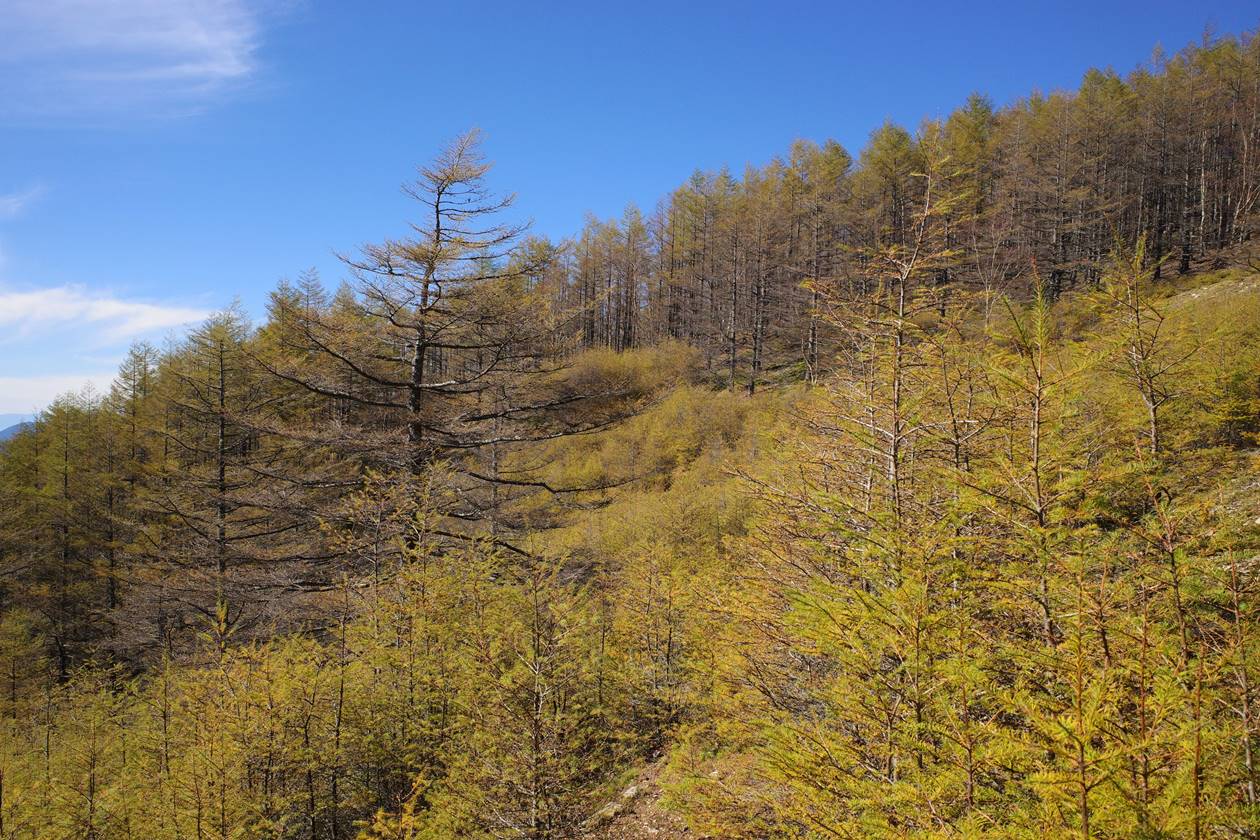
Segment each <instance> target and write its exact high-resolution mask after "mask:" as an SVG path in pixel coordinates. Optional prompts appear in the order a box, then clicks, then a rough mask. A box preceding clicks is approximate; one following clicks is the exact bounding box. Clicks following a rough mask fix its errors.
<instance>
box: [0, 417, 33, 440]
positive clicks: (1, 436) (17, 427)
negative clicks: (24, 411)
mask: <svg viewBox="0 0 1260 840" xmlns="http://www.w3.org/2000/svg"><path fill="white" fill-rule="evenodd" d="M29 425H31V424H30V422H29V421H23V422H21V423H14V424H13V425H12V426H9V427H8V428H5V429H0V443H3V442H4V441H6V440H8V439H9V438H12V437H17V434H18V432H20V431H22V430H23V429H25V428H26V427H27V426H29Z"/></svg>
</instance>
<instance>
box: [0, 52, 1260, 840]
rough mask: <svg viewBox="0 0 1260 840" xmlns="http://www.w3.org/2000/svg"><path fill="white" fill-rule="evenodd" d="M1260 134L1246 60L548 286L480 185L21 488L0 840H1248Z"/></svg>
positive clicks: (676, 205) (793, 195)
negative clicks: (622, 839)
mask: <svg viewBox="0 0 1260 840" xmlns="http://www.w3.org/2000/svg"><path fill="white" fill-rule="evenodd" d="M1258 113H1260V41H1257V40H1256V39H1253V38H1242V39H1223V40H1221V41H1218V42H1213V43H1205V44H1204V45H1202V46H1199V47H1195V48H1191V49H1188V50H1186V51H1184V52H1182V53H1180V54H1178V55H1177V56H1175V57H1172V58H1169V59H1166V60H1165V59H1161V60H1159V61H1158V62H1157V64H1156V67H1155V68H1154V69H1152V70H1144V71H1140V72H1137V73H1134V74H1132V75H1131V76H1129V77H1128V78H1127V79H1122V78H1120V77H1118V76H1116V75H1115V74H1113V73H1110V72H1107V73H1103V72H1091V73H1090V74H1089V75H1088V76H1087V77H1086V79H1085V81H1084V82H1083V84H1082V87H1081V89H1080V90H1079V91H1077V92H1076V93H1074V94H1071V95H1068V94H1056V95H1053V96H1044V97H1043V96H1037V97H1033V98H1030V99H1028V100H1026V101H1023V102H1020V103H1017V104H1015V105H1013V106H1010V107H1007V108H1004V109H1001V110H995V109H994V108H992V107H991V106H990V104H989V103H988V102H987V101H985V100H984V99H983V98H979V97H975V98H972V99H971V100H970V101H969V102H968V103H967V104H966V105H965V106H964V107H963V108H962V109H960V110H959V111H957V112H955V113H954V114H952V115H951V116H950V117H949V118H948V119H946V120H942V121H939V122H927V123H925V124H924V125H923V126H921V127H920V128H919V129H918V130H917V131H916V132H915V133H913V134H911V133H910V132H907V131H906V130H904V129H902V128H900V127H898V126H894V125H886V126H884V127H882V128H880V129H879V130H877V131H876V132H875V133H874V134H873V135H872V137H871V140H870V143H869V144H868V146H867V147H866V148H865V149H864V150H863V151H862V152H861V154H860V155H859V156H858V157H857V159H856V160H854V159H853V158H852V157H851V156H850V155H849V154H848V153H847V152H846V151H845V150H844V149H842V148H841V147H840V146H839V145H837V144H835V143H826V144H823V145H821V146H818V145H814V144H810V143H805V142H801V143H798V144H796V145H795V146H794V147H793V148H792V150H791V151H790V153H789V154H788V155H787V157H785V158H784V159H782V160H777V161H774V162H772V163H771V164H769V165H768V166H766V167H763V168H760V169H754V168H750V169H749V170H748V171H747V172H746V173H745V174H744V176H743V177H742V178H741V179H736V178H734V177H732V176H731V175H730V174H729V173H725V172H722V173H717V174H712V175H696V176H695V177H693V178H692V179H691V180H690V181H689V182H688V183H687V184H686V185H685V186H684V187H682V188H680V189H679V190H677V191H675V192H674V193H673V194H671V195H670V196H668V197H667V198H666V199H665V200H663V201H662V203H661V204H660V206H659V207H658V208H657V210H656V211H655V212H654V213H653V214H651V215H650V216H647V217H645V216H643V215H642V214H641V213H639V212H638V211H637V210H634V209H633V208H632V209H629V210H627V212H626V214H625V216H624V218H623V219H621V220H619V221H613V222H601V221H596V220H592V221H591V222H590V223H589V224H588V225H587V226H586V228H585V229H584V230H583V231H582V232H581V234H580V235H579V236H578V237H577V238H575V239H574V240H572V241H568V242H562V243H550V242H546V241H541V240H537V239H530V238H527V237H525V236H524V231H523V230H521V229H518V228H515V227H512V226H510V225H507V224H505V223H503V222H502V221H501V220H502V218H503V214H502V211H504V210H506V209H507V208H508V206H509V205H510V203H511V199H510V197H500V196H495V195H493V194H491V193H490V192H489V191H488V190H487V188H486V186H485V176H486V173H487V171H488V164H487V163H486V162H485V161H484V159H483V158H482V157H481V155H480V151H479V144H478V137H477V135H476V134H475V133H473V134H469V135H466V136H464V137H461V138H459V139H457V140H456V141H455V142H454V143H452V144H451V145H450V146H449V147H448V148H447V149H446V150H444V151H443V152H442V154H440V155H439V157H438V158H436V159H435V161H434V162H433V163H432V164H431V165H429V166H428V167H425V168H423V169H422V170H420V173H419V177H418V179H417V180H416V182H415V183H414V184H413V185H412V186H411V188H410V191H411V194H412V195H413V197H415V198H416V199H417V201H418V205H417V206H418V208H419V213H418V218H417V220H416V222H415V224H414V225H413V227H412V235H411V236H410V237H408V238H406V239H400V240H391V241H386V242H383V243H380V244H378V245H373V246H369V247H367V248H365V249H364V250H363V252H362V253H361V254H359V255H356V256H352V257H348V258H347V259H346V263H347V267H348V272H349V275H350V279H349V280H348V282H347V283H345V284H344V285H343V286H341V287H340V288H339V289H337V290H336V291H335V292H332V293H329V292H328V291H327V290H326V289H325V288H324V287H323V285H322V284H321V283H320V281H319V279H318V278H315V277H310V276H307V277H303V278H302V279H301V280H299V281H298V282H296V283H284V284H282V285H281V286H280V287H279V288H278V289H277V290H276V291H275V292H274V293H273V295H272V298H271V304H270V307H269V310H268V313H267V316H266V318H265V320H264V321H263V322H262V323H261V324H252V323H250V322H249V320H248V319H247V318H246V317H245V316H244V315H243V314H242V313H241V312H239V311H237V310H235V309H229V310H226V311H224V312H223V313H220V314H218V315H216V316H215V317H213V318H211V319H210V320H208V321H207V322H206V323H205V324H203V325H201V326H199V327H197V328H196V329H194V330H192V331H190V332H189V333H188V334H187V335H186V336H184V337H182V338H181V339H179V340H177V341H173V342H171V343H170V344H169V345H168V346H166V347H164V348H161V349H158V348H154V347H152V346H149V345H145V344H141V345H137V346H136V347H134V348H133V349H132V351H131V352H130V354H129V355H128V357H127V359H126V360H125V361H124V363H123V365H122V366H121V369H120V371H119V375H118V378H117V380H116V381H115V383H114V385H113V387H112V388H111V390H110V392H109V393H108V394H91V393H86V394H79V395H70V396H67V397H64V398H62V399H60V400H58V401H57V402H56V403H54V404H53V405H51V406H50V407H49V408H48V409H47V410H46V411H45V412H43V414H42V415H41V416H40V418H39V419H38V420H37V421H36V422H35V423H34V424H33V425H32V427H31V428H30V429H28V430H26V431H24V432H22V433H20V434H18V435H17V436H16V437H15V438H14V439H12V440H11V441H9V442H7V443H5V444H3V445H2V447H3V448H0V840H9V838H14V840H17V838H43V837H76V838H77V837H84V838H94V839H95V838H99V840H106V839H107V838H108V839H109V840H113V838H146V840H147V838H166V837H171V838H175V837H196V838H220V839H221V840H226V838H252V837H284V838H289V837H293V838H298V837H301V838H311V839H312V840H316V838H333V839H334V840H336V838H343V837H344V838H350V837H355V836H364V837H370V838H371V837H374V838H381V839H382V840H383V839H384V838H451V837H477V838H480V837H486V838H489V837H524V838H535V839H536V840H542V839H543V838H572V837H581V836H591V837H598V836H601V835H600V834H599V832H600V831H602V830H603V829H602V827H601V825H600V818H599V817H598V816H597V814H598V813H599V812H600V810H601V806H602V805H603V803H604V802H606V801H607V800H608V799H610V798H612V797H613V796H614V795H615V794H616V793H617V785H618V783H619V782H620V781H621V780H623V779H624V778H625V776H624V773H625V772H627V771H630V770H632V769H633V768H635V767H638V766H641V765H643V764H644V763H647V762H657V763H658V764H659V765H660V766H661V767H662V768H663V776H662V778H663V780H664V784H665V787H666V790H667V792H668V800H667V804H668V805H669V806H670V807H671V808H672V809H673V810H674V811H675V812H676V813H677V814H679V815H680V816H681V817H682V818H684V819H685V820H686V821H687V822H688V823H689V825H690V826H691V828H692V830H693V831H694V832H696V833H697V834H701V835H704V836H710V837H722V838H741V837H747V838H766V837H775V838H805V837H809V838H813V837H820V838H821V837H946V836H988V837H1009V838H1026V837H1044V836H1077V837H1082V838H1087V839H1088V838H1121V837H1125V838H1128V837H1150V838H1155V837H1161V838H1163V837H1169V838H1171V837H1187V838H1191V837H1192V838H1195V839H1196V840H1198V838H1206V837H1239V838H1244V837H1255V836H1260V801H1258V800H1257V796H1258V795H1260V794H1258V793H1257V785H1258V784H1260V767H1257V766H1256V762H1257V759H1256V757H1255V752H1256V750H1257V749H1260V724H1258V723H1257V714H1258V713H1257V710H1256V702H1257V698H1256V693H1255V692H1256V689H1255V682H1256V680H1257V679H1258V678H1260V675H1257V674H1256V673H1255V662H1254V659H1255V654H1254V648H1255V644H1256V639H1255V637H1256V636H1257V634H1260V615H1257V613H1256V606H1255V600H1256V596H1257V588H1258V587H1260V579H1258V578H1257V564H1256V557H1257V551H1260V508H1257V506H1256V502H1255V494H1254V484H1255V483H1254V457H1255V456H1254V447H1255V446H1256V444H1257V442H1260V377H1258V375H1257V371H1260V286H1257V283H1256V280H1255V278H1254V276H1253V275H1254V271H1255V269H1256V266H1255V265H1250V267H1249V268H1248V267H1247V266H1248V254H1249V249H1250V248H1251V237H1252V236H1253V235H1254V234H1255V225H1256V222H1257V210H1260V207H1257V206H1256V200H1257V195H1256V190H1257V188H1258V186H1257V179H1258V178H1260V160H1257V159H1256V157H1255V155H1256V143H1257V142H1258V141H1260V123H1258V119H1260V116H1258ZM1251 262H1253V263H1254V262H1255V261H1254V260H1252V261H1251ZM1230 266H1243V267H1242V268H1230ZM1183 274H1185V275H1194V276H1189V277H1186V278H1181V279H1179V275H1183ZM1185 290H1189V291H1185ZM730 391H737V392H738V393H735V394H732V393H729V392H730Z"/></svg>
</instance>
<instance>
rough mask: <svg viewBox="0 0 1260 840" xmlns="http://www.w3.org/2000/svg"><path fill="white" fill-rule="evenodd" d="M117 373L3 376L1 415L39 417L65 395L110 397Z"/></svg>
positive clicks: (0, 377)
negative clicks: (83, 393)
mask: <svg viewBox="0 0 1260 840" xmlns="http://www.w3.org/2000/svg"><path fill="white" fill-rule="evenodd" d="M113 380H114V373H113V372H112V371H109V372H98V373H81V374H66V375H52V376H0V413H3V414H24V415H25V414H35V413H38V412H40V411H42V410H43V409H45V408H47V407H48V404H49V403H51V402H52V401H53V400H55V399H57V398H58V397H60V396H62V395H64V394H73V393H79V392H81V391H83V390H84V389H91V390H92V391H93V392H95V393H97V394H107V393H109V386H110V383H111V382H113Z"/></svg>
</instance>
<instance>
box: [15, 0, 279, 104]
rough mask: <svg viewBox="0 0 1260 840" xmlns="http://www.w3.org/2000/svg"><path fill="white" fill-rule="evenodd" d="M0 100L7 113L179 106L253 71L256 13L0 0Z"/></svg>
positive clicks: (176, 5) (186, 2) (142, 2)
mask: <svg viewBox="0 0 1260 840" xmlns="http://www.w3.org/2000/svg"><path fill="white" fill-rule="evenodd" d="M0 5H3V6H4V11H3V14H0V101H4V100H6V99H7V101H8V106H7V107H8V110H9V111H10V112H11V113H14V112H16V113H17V114H23V113H25V114H38V115H43V116H49V115H53V116H56V115H83V114H89V115H98V114H102V113H109V112H111V111H116V110H118V109H127V110H134V109H135V108H136V107H152V108H162V109H189V108H196V107H198V106H201V105H204V104H205V102H206V101H208V100H209V99H211V98H213V97H214V96H216V95H219V94H222V93H224V92H225V91H227V90H231V89H234V88H236V87H238V86H239V85H241V84H242V83H244V82H246V81H247V80H248V79H249V78H250V77H251V76H252V75H253V74H254V73H255V71H256V70H257V68H258V58H257V52H258V47H259V43H260V39H261V33H262V25H263V21H264V18H265V17H267V16H268V15H269V14H271V12H273V11H275V10H276V8H277V6H276V4H275V3H268V2H265V0H261V2H249V0H5V1H4V2H3V3H0Z"/></svg>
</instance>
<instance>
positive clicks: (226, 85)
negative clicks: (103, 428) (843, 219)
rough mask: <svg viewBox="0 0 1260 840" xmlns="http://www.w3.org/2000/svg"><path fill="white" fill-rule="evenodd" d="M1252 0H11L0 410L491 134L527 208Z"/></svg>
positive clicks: (1193, 35) (1045, 67) (1199, 27)
mask: <svg viewBox="0 0 1260 840" xmlns="http://www.w3.org/2000/svg"><path fill="white" fill-rule="evenodd" d="M1257 24H1260V12H1258V10H1257V8H1256V7H1255V5H1254V4H1253V3H1245V2H1232V0H1231V1H1230V2H1226V0H1219V1H1218V0H1201V2H1195V3H1191V2H1185V0H1182V2H1168V0H1143V2H1136V0H1125V1H1124V2H1089V3H1077V2H1055V3H1036V2H1031V3H1022V2H1021V3H1011V2H1000V3H999V2H986V3H970V4H967V3H962V2H955V3H913V2H900V3H868V2H863V3H838V2H833V3H816V4H814V3H796V4H793V3H766V2H762V3H736V2H732V3H722V4H707V3H683V2H673V3H654V2H636V3H618V4H605V3H598V2H596V3H591V2H585V3H555V4H542V3H522V2H515V3H508V2H504V3H477V2H443V3H426V2H397V3H387V2H380V3H369V2H363V3H348V2H336V3H334V2H319V0H307V1H306V2H301V0H259V2H251V0H110V2H103V0H0V425H3V420H4V419H5V416H6V415H8V414H15V413H23V412H28V411H31V410H35V409H38V408H39V407H41V406H43V405H44V404H46V403H47V402H48V400H49V399H50V398H51V397H52V396H53V395H55V394H56V393H58V392H60V391H64V390H67V389H73V388H77V387H79V386H81V385H82V384H83V383H85V382H92V383H95V385H96V386H97V387H98V388H103V387H105V386H106V383H108V381H109V378H110V377H111V376H112V373H113V370H114V367H115V365H116V363H117V361H118V360H119V358H120V357H121V355H122V353H123V352H124V350H125V348H126V346H127V344H128V343H129V342H130V341H131V340H132V339H135V338H148V339H151V340H156V341H161V340H163V339H164V337H166V336H169V335H171V334H175V333H177V332H178V329H179V328H180V326H181V325H183V324H185V323H187V322H189V321H195V320H197V319H199V318H201V317H202V316H203V315H204V314H205V313H207V312H209V311H211V310H213V309H216V308H220V307H222V306H225V305H227V304H229V303H231V302H232V301H233V299H234V298H239V300H240V301H241V303H242V304H243V305H244V307H245V308H246V309H247V310H248V311H250V312H251V313H254V314H255V315H258V314H261V312H262V310H263V305H264V302H265V300H266V294H267V291H268V290H269V289H271V288H272V287H273V286H274V285H275V283H276V282H277V281H278V280H279V279H281V278H282V277H294V276H296V275H297V274H298V273H299V272H301V271H302V270H304V269H306V268H309V267H314V268H316V269H318V270H319V271H320V272H321V274H322V275H323V277H324V279H325V280H326V281H328V282H330V283H335V282H336V281H337V280H339V279H340V277H341V272H340V269H339V266H338V263H337V260H336V258H335V256H334V252H336V251H341V252H350V251H353V250H354V249H355V248H356V247H357V246H358V245H359V244H362V243H364V242H368V241H374V240H378V239H381V238H384V237H387V236H391V235H398V234H401V233H403V232H404V231H405V222H406V220H407V219H408V218H409V215H410V214H411V213H412V212H413V207H412V205H411V204H410V203H409V201H408V199H406V198H405V197H404V196H403V195H402V194H401V192H400V190H399V185H400V183H401V182H403V181H404V180H406V179H407V178H408V177H409V176H410V174H411V173H412V172H413V171H414V168H415V166H416V165H418V164H420V163H422V162H424V161H425V160H426V159H427V158H428V157H430V156H431V155H432V153H433V152H434V150H435V149H436V148H437V147H438V146H440V145H441V144H442V143H443V142H444V141H445V140H447V139H449V138H451V137H452V136H454V135H456V134H458V133H460V132H462V131H463V130H465V129H467V128H469V127H471V126H474V125H475V126H480V127H481V128H482V129H484V130H485V132H486V134H487V151H488V153H489V155H490V156H491V157H492V158H493V159H494V160H495V161H496V163H497V167H496V170H495V172H494V175H493V178H494V182H495V184H496V185H498V186H499V187H500V188H502V189H505V190H509V189H510V190H513V191H515V192H517V193H518V206H517V209H518V211H519V212H520V214H521V215H523V216H528V217H531V218H533V219H534V222H535V231H536V232H539V233H543V234H547V235H551V236H555V237H561V236H565V235H568V234H570V233H573V232H574V231H575V230H576V229H577V228H578V227H580V225H581V223H582V219H583V217H584V216H585V214H586V213H588V212H593V213H595V214H597V215H599V216H611V215H617V214H619V213H620V212H621V211H622V209H623V208H624V207H625V205H626V204H627V203H628V202H635V203H638V204H639V205H641V206H643V207H644V208H650V207H651V206H652V205H653V204H654V203H655V201H656V200H657V199H658V198H659V197H660V196H661V195H662V194H663V193H665V192H666V191H668V190H669V189H671V188H672V187H674V186H675V185H677V184H678V183H680V182H681V181H682V180H683V179H685V178H686V177H687V176H688V175H689V174H690V173H691V172H692V171H693V170H694V169H696V168H704V169H710V168H717V167H720V166H722V165H724V164H727V165H730V166H732V168H734V169H735V170H737V171H738V170H739V169H741V168H742V167H743V166H744V164H746V163H749V162H754V163H762V162H764V161H766V160H767V159H769V158H770V157H772V156H773V155H775V154H778V153H779V152H781V151H783V150H784V149H786V147H787V146H788V144H789V143H790V142H791V141H792V140H793V139H794V138H797V137H807V138H812V139H815V140H823V139H826V138H828V137H834V138H835V139H838V140H839V141H841V142H842V143H843V144H844V145H845V146H846V147H848V148H849V149H850V150H852V151H854V152H856V151H857V150H858V149H859V148H860V147H861V145H862V143H863V142H864V140H865V138H866V136H867V135H868V134H869V132H870V131H871V129H872V128H874V127H876V126H878V125H879V124H880V123H881V122H883V121H884V120H885V119H889V118H891V119H893V120H897V121H899V122H902V123H905V124H907V125H915V124H917V123H918V122H919V121H920V120H921V119H922V118H923V117H925V116H934V115H941V114H944V113H947V112H948V111H949V110H951V109H952V108H953V107H955V106H956V105H958V104H959V103H960V102H961V101H962V100H963V99H964V98H965V97H966V95H967V94H968V93H970V92H972V91H981V92H984V93H988V94H989V95H990V96H992V97H993V98H994V99H995V100H996V101H997V102H998V103H1003V102H1007V101H1010V100H1011V99H1014V98H1018V97H1019V96H1022V95H1024V94H1026V93H1028V92H1029V91H1030V90H1032V89H1034V88H1036V89H1042V90H1051V89H1056V88H1065V87H1072V86H1074V85H1075V84H1076V82H1077V81H1078V80H1079V78H1080V76H1081V74H1082V73H1083V72H1084V71H1085V70H1086V69H1088V68H1089V67H1091V66H1113V67H1115V68H1116V69H1118V70H1120V71H1128V70H1130V69H1132V68H1133V67H1135V66H1136V65H1138V64H1140V63H1142V62H1144V61H1146V60H1147V59H1148V58H1149V57H1150V55H1151V52H1152V49H1153V48H1154V47H1155V46H1156V45H1157V44H1162V45H1163V46H1164V47H1166V48H1167V49H1169V50H1170V51H1171V50H1176V49H1179V48H1180V47H1182V46H1183V45H1185V44H1186V43H1188V42H1190V41H1194V40H1197V39H1198V38H1199V37H1201V36H1202V35H1203V33H1204V31H1205V29H1207V28H1210V29H1212V30H1214V31H1216V32H1221V33H1230V32H1238V31H1241V30H1246V29H1251V28H1254V27H1255V26H1256V25H1257Z"/></svg>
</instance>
